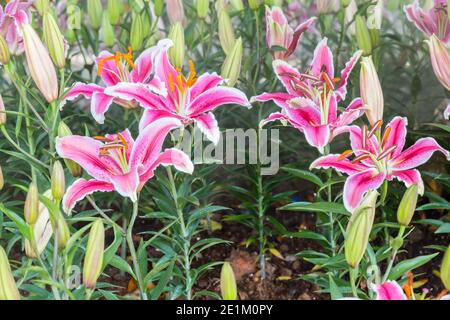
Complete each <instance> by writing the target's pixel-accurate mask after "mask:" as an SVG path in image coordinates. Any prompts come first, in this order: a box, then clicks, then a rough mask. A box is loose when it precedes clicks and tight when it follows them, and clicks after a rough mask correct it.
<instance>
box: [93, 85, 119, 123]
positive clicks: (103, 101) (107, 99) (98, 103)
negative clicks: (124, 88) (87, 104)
mask: <svg viewBox="0 0 450 320" xmlns="http://www.w3.org/2000/svg"><path fill="white" fill-rule="evenodd" d="M113 100H114V97H111V96H108V95H106V94H104V93H103V92H95V93H94V94H93V95H92V100H91V114H92V117H94V119H95V121H97V122H98V123H100V124H103V123H104V122H105V113H106V112H107V111H108V110H109V107H110V106H111V104H112V102H113Z"/></svg>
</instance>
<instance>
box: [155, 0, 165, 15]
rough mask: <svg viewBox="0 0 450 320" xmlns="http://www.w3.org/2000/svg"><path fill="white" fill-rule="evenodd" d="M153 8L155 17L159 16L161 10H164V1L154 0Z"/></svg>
mask: <svg viewBox="0 0 450 320" xmlns="http://www.w3.org/2000/svg"><path fill="white" fill-rule="evenodd" d="M154 10H155V15H156V16H157V17H161V15H162V13H163V10H164V1H163V0H155V1H154Z"/></svg>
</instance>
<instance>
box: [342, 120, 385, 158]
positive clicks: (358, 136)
mask: <svg viewBox="0 0 450 320" xmlns="http://www.w3.org/2000/svg"><path fill="white" fill-rule="evenodd" d="M349 132H350V144H351V146H352V149H353V150H354V151H355V155H356V156H359V155H361V154H362V152H361V150H367V151H369V152H370V153H371V154H375V155H378V153H379V151H380V150H379V147H378V140H377V138H376V137H375V135H373V136H372V137H371V138H370V139H367V140H366V145H365V147H364V146H363V140H362V137H363V133H362V130H361V128H360V127H357V126H351V127H350V128H349Z"/></svg>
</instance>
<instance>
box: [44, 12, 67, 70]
mask: <svg viewBox="0 0 450 320" xmlns="http://www.w3.org/2000/svg"><path fill="white" fill-rule="evenodd" d="M43 26H44V41H45V44H46V46H47V49H48V52H49V53H50V57H51V58H52V60H53V62H54V63H55V66H56V67H57V68H59V69H64V66H65V64H66V55H65V49H64V37H63V35H62V33H61V30H60V29H59V27H58V24H57V23H56V20H55V18H54V17H53V15H52V14H51V13H50V12H46V13H44V16H43Z"/></svg>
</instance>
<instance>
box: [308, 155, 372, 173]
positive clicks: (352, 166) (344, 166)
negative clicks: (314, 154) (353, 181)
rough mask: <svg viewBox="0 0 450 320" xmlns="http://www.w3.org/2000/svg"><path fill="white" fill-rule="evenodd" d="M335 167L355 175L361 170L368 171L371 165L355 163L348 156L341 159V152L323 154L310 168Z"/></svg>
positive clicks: (339, 170)
mask: <svg viewBox="0 0 450 320" xmlns="http://www.w3.org/2000/svg"><path fill="white" fill-rule="evenodd" d="M329 168H333V169H334V170H336V171H338V172H342V173H345V174H348V175H354V174H357V173H359V172H361V171H366V170H367V169H369V167H366V166H365V165H363V164H360V163H353V162H351V161H350V160H349V159H347V158H343V159H341V155H339V154H330V155H327V156H323V157H321V158H319V159H317V160H316V161H314V162H313V163H312V164H311V166H310V170H312V169H329Z"/></svg>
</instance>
